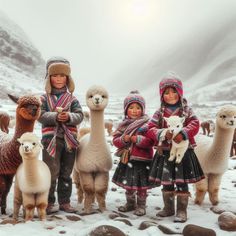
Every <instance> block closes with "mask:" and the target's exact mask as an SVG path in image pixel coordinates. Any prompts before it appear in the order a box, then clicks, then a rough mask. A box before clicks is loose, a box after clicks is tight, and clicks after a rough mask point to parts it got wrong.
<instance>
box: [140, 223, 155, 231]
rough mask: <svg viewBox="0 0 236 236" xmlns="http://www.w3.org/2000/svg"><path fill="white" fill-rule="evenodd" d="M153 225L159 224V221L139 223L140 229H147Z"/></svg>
mask: <svg viewBox="0 0 236 236" xmlns="http://www.w3.org/2000/svg"><path fill="white" fill-rule="evenodd" d="M151 226H157V223H156V222H154V221H143V222H142V223H141V224H140V225H139V227H138V229H140V230H145V229H147V228H149V227H151Z"/></svg>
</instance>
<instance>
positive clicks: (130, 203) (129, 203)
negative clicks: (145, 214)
mask: <svg viewBox="0 0 236 236" xmlns="http://www.w3.org/2000/svg"><path fill="white" fill-rule="evenodd" d="M125 195H126V204H125V205H124V206H120V207H118V210H119V211H121V212H128V211H133V210H135V208H136V199H135V192H126V193H125Z"/></svg>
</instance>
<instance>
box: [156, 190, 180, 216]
mask: <svg viewBox="0 0 236 236" xmlns="http://www.w3.org/2000/svg"><path fill="white" fill-rule="evenodd" d="M162 197H163V202H164V208H163V209H162V210H161V211H159V212H158V213H157V214H156V215H157V216H161V217H167V216H173V215H174V214H175V191H162Z"/></svg>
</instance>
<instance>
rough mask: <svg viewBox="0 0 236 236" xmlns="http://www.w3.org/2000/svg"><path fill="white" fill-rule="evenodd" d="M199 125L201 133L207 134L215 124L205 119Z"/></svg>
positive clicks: (212, 129)
mask: <svg viewBox="0 0 236 236" xmlns="http://www.w3.org/2000/svg"><path fill="white" fill-rule="evenodd" d="M201 127H202V131H203V134H204V135H207V136H209V135H210V132H211V131H214V127H215V124H214V122H213V121H212V120H207V121H203V122H202V123H201Z"/></svg>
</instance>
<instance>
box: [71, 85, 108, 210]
mask: <svg viewBox="0 0 236 236" xmlns="http://www.w3.org/2000/svg"><path fill="white" fill-rule="evenodd" d="M86 103H87V106H88V107H89V109H90V118H91V132H90V133H89V134H86V135H85V136H83V138H82V139H81V140H80V149H79V152H78V155H77V157H76V161H75V165H74V173H73V176H74V182H75V184H76V186H77V187H78V184H79V183H80V185H81V186H82V190H83V192H84V198H85V199H84V212H85V213H86V214H90V213H91V211H92V203H93V201H94V198H95V197H96V199H97V202H98V206H99V209H100V211H101V212H103V211H104V210H106V203H105V197H106V193H107V189H108V181H109V170H110V169H111V167H112V158H111V152H110V149H109V146H108V144H107V142H106V139H105V131H104V109H105V107H106V106H107V103H108V93H107V91H106V90H105V89H104V88H103V87H100V86H92V87H91V88H90V89H89V90H88V91H87V94H86ZM78 192H79V189H78Z"/></svg>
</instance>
